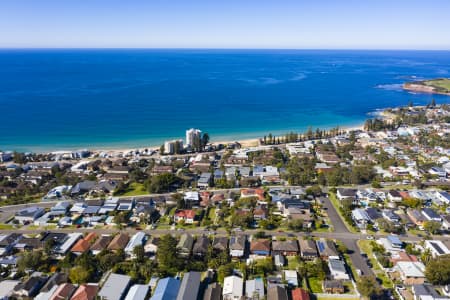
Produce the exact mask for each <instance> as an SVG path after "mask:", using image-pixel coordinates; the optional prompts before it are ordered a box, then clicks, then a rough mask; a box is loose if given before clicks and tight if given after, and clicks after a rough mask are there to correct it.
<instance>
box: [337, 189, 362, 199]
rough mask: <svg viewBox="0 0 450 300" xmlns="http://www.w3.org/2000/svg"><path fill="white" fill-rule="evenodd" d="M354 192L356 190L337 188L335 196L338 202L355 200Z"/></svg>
mask: <svg viewBox="0 0 450 300" xmlns="http://www.w3.org/2000/svg"><path fill="white" fill-rule="evenodd" d="M356 192H357V190H355V189H346V188H339V189H337V192H336V196H337V198H338V199H339V200H340V201H342V200H344V199H356Z"/></svg>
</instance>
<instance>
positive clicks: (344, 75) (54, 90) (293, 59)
mask: <svg viewBox="0 0 450 300" xmlns="http://www.w3.org/2000/svg"><path fill="white" fill-rule="evenodd" d="M449 72H450V52H444V51H442V52H441V51H344V50H342V51H335V50H326V51H325V50H163V49H160V50H130V49H120V50H119V49H117V50H92V49H90V50H0V107H1V114H0V149H1V150H18V151H37V152H41V151H47V150H61V149H79V148H121V147H142V146H156V145H160V144H162V143H163V142H164V140H167V139H172V138H183V137H184V133H185V130H186V129H188V128H191V127H195V128H200V129H201V130H202V131H204V132H208V133H209V134H210V136H211V140H212V141H219V140H238V139H244V138H254V137H261V136H263V135H265V134H268V133H269V132H270V133H272V134H282V133H285V132H288V131H304V130H306V129H307V128H308V126H312V127H313V128H316V127H320V128H329V127H334V126H337V125H339V126H352V125H358V124H361V123H362V122H363V121H364V120H365V119H366V118H367V117H368V114H370V113H371V112H374V111H375V110H377V109H380V108H385V107H392V106H398V105H407V103H408V102H409V101H413V103H415V104H426V103H428V102H430V101H431V99H432V97H434V98H435V100H436V102H437V103H447V102H449V100H450V97H447V96H442V95H434V96H432V95H427V94H413V93H409V92H406V91H403V90H402V89H401V84H402V83H403V82H405V81H410V80H418V79H428V78H435V77H450V75H449Z"/></svg>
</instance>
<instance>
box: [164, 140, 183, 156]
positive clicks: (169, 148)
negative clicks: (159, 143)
mask: <svg viewBox="0 0 450 300" xmlns="http://www.w3.org/2000/svg"><path fill="white" fill-rule="evenodd" d="M177 143H178V145H179V146H178V147H179V148H178V151H180V150H183V140H173V141H166V142H164V154H174V153H175V152H176V147H177V146H176V145H177Z"/></svg>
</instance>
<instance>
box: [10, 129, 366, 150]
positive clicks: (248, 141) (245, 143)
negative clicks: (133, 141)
mask: <svg viewBox="0 0 450 300" xmlns="http://www.w3.org/2000/svg"><path fill="white" fill-rule="evenodd" d="M338 126H339V125H338ZM319 128H320V127H319ZM331 128H333V127H324V128H321V129H325V130H328V129H331ZM339 128H341V129H342V130H344V131H346V132H350V131H355V130H364V122H362V123H358V124H355V125H348V126H339ZM290 131H291V130H287V131H286V130H285V131H282V132H283V133H280V134H279V135H280V136H282V135H284V134H285V133H287V132H290ZM277 132H278V131H275V132H273V134H274V135H275V136H278V134H277ZM268 133H269V132H268ZM248 135H253V134H251V133H248ZM255 135H256V133H255ZM262 137H263V136H260V137H249V138H239V136H237V137H236V139H231V138H228V137H223V138H221V137H219V138H218V140H212V141H210V144H211V145H218V144H231V143H235V142H238V143H239V144H241V146H242V148H248V147H256V146H259V140H260V139H261V138H262ZM159 148H160V145H159V146H158V145H150V144H149V145H145V146H144V145H141V146H131V145H130V146H125V145H123V146H117V147H114V146H112V147H108V146H105V147H102V146H98V147H97V146H94V147H92V148H89V147H77V148H71V149H54V150H50V149H49V150H41V151H24V152H32V153H38V154H51V153H69V152H74V151H78V150H85V149H87V150H89V151H91V152H92V153H95V154H99V153H102V152H105V153H108V154H110V155H117V154H119V153H129V152H133V151H136V150H144V149H148V150H152V151H159ZM12 151H14V150H12ZM18 152H20V151H18Z"/></svg>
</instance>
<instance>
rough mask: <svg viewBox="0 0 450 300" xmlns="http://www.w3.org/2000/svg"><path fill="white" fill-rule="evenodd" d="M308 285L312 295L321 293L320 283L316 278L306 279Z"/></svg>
mask: <svg viewBox="0 0 450 300" xmlns="http://www.w3.org/2000/svg"><path fill="white" fill-rule="evenodd" d="M308 285H309V288H310V289H311V292H312V293H322V292H323V290H322V281H321V280H319V279H318V278H316V277H310V278H308Z"/></svg>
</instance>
